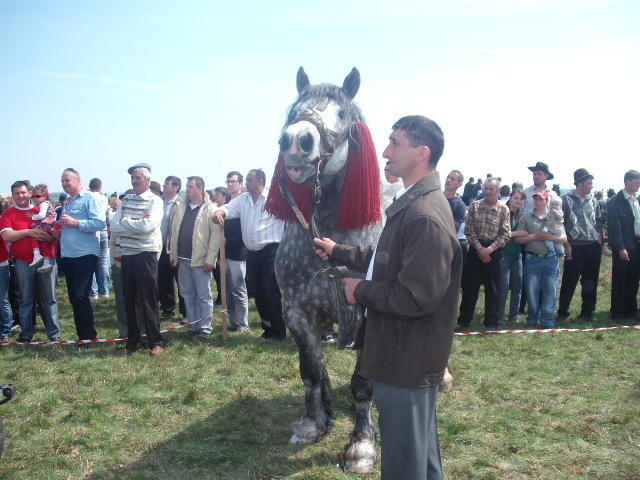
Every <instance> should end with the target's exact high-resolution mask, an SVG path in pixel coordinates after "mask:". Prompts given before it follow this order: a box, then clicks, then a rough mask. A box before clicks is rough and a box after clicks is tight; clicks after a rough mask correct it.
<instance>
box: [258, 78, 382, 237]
mask: <svg viewBox="0 0 640 480" xmlns="http://www.w3.org/2000/svg"><path fill="white" fill-rule="evenodd" d="M315 87H318V86H315ZM321 87H324V86H321ZM326 87H332V85H327V86H326ZM335 88H336V89H337V87H335ZM306 90H307V89H305V90H303V91H302V93H301V94H300V97H302V96H303V95H304V93H305V91H306ZM338 90H340V89H338ZM314 96H315V95H314ZM332 98H333V97H332ZM296 103H297V102H296ZM348 103H351V102H348ZM294 105H295V104H294ZM354 107H355V106H354ZM355 108H356V109H357V107H355ZM292 110H293V107H292ZM358 113H359V110H358ZM357 126H358V129H357V130H358V135H357V138H356V139H355V140H356V141H357V142H358V144H359V147H352V148H349V155H348V158H347V167H346V168H347V171H346V175H345V179H344V184H343V187H342V191H341V200H340V213H339V216H338V228H339V229H340V230H342V231H347V230H362V229H363V228H365V227H367V226H369V225H372V224H374V223H376V222H379V221H380V220H381V219H382V215H381V210H380V179H379V177H380V172H379V170H378V160H377V158H378V157H377V155H376V149H375V145H374V144H373V139H372V138H371V132H370V131H369V128H368V127H367V125H366V124H365V123H364V122H363V121H359V122H358V124H357ZM283 166H284V157H283V155H282V154H280V155H279V156H278V163H277V164H276V169H275V172H274V174H273V177H272V179H271V187H270V190H269V197H268V198H267V203H266V205H265V210H266V211H268V212H269V213H271V215H273V216H274V217H276V218H279V219H281V220H284V221H287V222H292V223H295V222H297V219H296V217H295V215H294V213H293V210H291V207H289V205H288V204H287V203H286V202H285V200H284V198H283V197H282V194H281V193H280V185H279V178H280V176H281V175H282V176H284V178H285V181H286V182H287V186H288V188H289V191H290V192H291V194H292V195H293V197H294V199H295V201H296V203H297V205H298V208H299V209H300V211H301V212H302V214H303V215H304V217H305V218H306V219H307V221H308V220H309V210H310V205H311V188H310V187H309V185H308V184H307V183H306V182H305V183H301V184H297V183H294V182H293V181H292V180H291V179H290V178H289V176H288V175H287V174H286V172H284V169H283V168H282V167H283Z"/></svg>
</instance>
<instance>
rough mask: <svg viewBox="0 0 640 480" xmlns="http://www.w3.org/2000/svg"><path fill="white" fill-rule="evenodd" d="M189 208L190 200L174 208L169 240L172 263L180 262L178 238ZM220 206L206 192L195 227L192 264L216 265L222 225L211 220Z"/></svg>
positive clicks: (195, 265)
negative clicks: (185, 213)
mask: <svg viewBox="0 0 640 480" xmlns="http://www.w3.org/2000/svg"><path fill="white" fill-rule="evenodd" d="M187 208H189V202H188V201H187V200H185V201H183V202H182V203H181V204H180V205H176V207H175V208H174V209H173V214H172V217H173V218H172V220H171V229H170V231H171V236H170V237H169V239H168V240H167V242H168V244H169V245H168V249H169V259H170V260H171V262H172V263H175V264H177V263H178V240H179V238H180V227H181V225H182V219H183V218H184V212H185V210H186V209H187ZM216 210H218V207H217V206H216V205H215V204H214V203H213V202H212V201H211V199H210V198H209V195H208V194H207V193H206V192H205V198H204V203H203V204H202V207H200V211H199V212H198V216H197V217H196V222H195V225H194V227H193V240H192V244H191V245H192V248H193V252H192V253H191V266H192V267H203V266H204V264H205V263H208V264H209V265H215V264H216V261H217V259H218V252H219V250H220V231H221V228H220V225H218V224H216V223H213V221H212V220H211V219H212V218H213V214H214V213H215V211H216Z"/></svg>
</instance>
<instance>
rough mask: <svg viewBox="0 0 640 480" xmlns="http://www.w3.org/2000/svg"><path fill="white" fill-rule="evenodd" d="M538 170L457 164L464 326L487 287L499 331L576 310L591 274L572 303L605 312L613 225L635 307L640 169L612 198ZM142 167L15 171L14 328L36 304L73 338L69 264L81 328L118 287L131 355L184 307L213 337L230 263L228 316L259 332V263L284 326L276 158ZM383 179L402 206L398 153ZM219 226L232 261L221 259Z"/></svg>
mask: <svg viewBox="0 0 640 480" xmlns="http://www.w3.org/2000/svg"><path fill="white" fill-rule="evenodd" d="M529 170H531V172H532V175H533V184H532V185H531V186H529V187H527V188H523V184H522V183H520V182H514V183H513V184H512V185H511V187H510V186H508V185H502V180H501V179H500V178H499V177H495V176H493V175H491V174H488V175H487V177H486V178H485V179H484V180H483V179H481V178H477V180H476V179H474V177H470V178H469V180H468V181H467V182H466V183H464V175H463V173H462V172H461V171H459V170H452V171H451V172H450V173H449V174H448V175H447V176H446V177H445V182H444V192H443V193H444V196H445V197H446V199H447V200H448V202H449V205H450V207H451V212H452V217H453V221H454V226H455V229H456V231H457V232H458V239H459V242H460V246H461V248H462V250H463V253H464V267H463V274H462V280H461V289H462V300H461V304H460V312H459V316H458V322H457V324H456V331H462V330H464V329H465V328H467V327H468V326H469V324H470V322H471V320H472V317H473V315H474V313H475V311H476V303H477V299H478V294H479V290H480V286H484V301H485V308H484V325H485V329H486V330H487V331H492V330H496V329H498V328H500V327H501V326H502V325H513V324H517V323H518V322H519V319H520V316H521V315H524V319H525V323H526V325H527V327H529V328H536V327H537V326H538V324H539V325H540V326H542V327H543V328H552V327H554V326H555V325H556V324H557V323H561V322H564V321H566V320H567V318H568V317H569V316H570V315H571V312H570V311H569V309H570V304H571V301H572V299H573V296H574V293H575V291H576V288H577V284H578V282H580V284H581V300H582V302H581V306H580V311H579V312H573V314H574V315H575V316H577V317H579V318H581V319H583V320H587V321H594V320H595V316H594V312H595V310H596V302H597V290H598V283H599V274H600V262H601V256H602V251H603V245H604V241H605V237H607V238H608V242H609V247H610V249H611V253H612V258H613V261H612V262H613V272H612V279H613V280H612V288H611V309H610V315H611V319H612V320H613V321H615V322H618V323H624V322H627V321H632V322H635V321H637V320H638V315H639V314H638V309H637V293H638V284H639V280H640V244H639V242H640V206H639V203H638V199H637V196H636V195H637V192H638V188H639V187H640V173H638V172H637V171H635V170H630V171H628V172H627V173H626V174H625V176H624V179H623V182H624V188H622V189H621V190H620V191H619V192H618V193H617V194H616V192H615V191H613V190H612V189H609V190H608V191H607V192H606V193H607V199H606V200H605V198H604V195H603V192H602V191H598V192H593V193H592V190H593V182H594V177H593V175H591V174H590V173H589V172H588V171H587V170H586V169H584V168H580V169H578V170H576V172H575V173H574V179H573V183H574V186H575V188H573V189H571V190H570V191H569V192H567V193H564V194H563V195H560V191H559V189H558V188H556V189H555V190H554V188H553V186H552V185H550V184H549V182H550V181H551V180H552V179H553V178H554V176H553V174H552V173H551V171H550V168H549V166H548V165H546V164H545V163H542V162H538V163H536V165H534V166H531V167H529ZM129 174H130V175H131V184H132V189H131V190H128V191H127V192H125V193H124V194H122V195H118V194H117V193H114V194H113V195H111V196H110V197H108V196H106V195H105V194H103V193H102V182H101V181H100V179H98V178H93V179H91V180H90V182H89V184H88V189H86V188H84V187H83V184H82V179H81V176H80V173H79V172H78V171H77V170H75V169H73V168H68V169H65V170H64V171H63V172H62V175H61V183H62V187H63V190H64V192H65V193H63V194H60V196H59V198H58V201H57V202H54V201H53V199H51V197H50V196H49V192H48V187H47V186H46V185H42V184H39V185H35V186H32V185H31V184H30V182H28V181H16V182H14V183H13V185H12V186H11V197H9V198H6V199H3V200H2V201H1V202H0V208H1V209H2V210H4V211H3V212H2V217H1V220H0V233H1V237H0V338H1V340H2V342H3V343H8V342H9V341H10V337H11V336H12V335H14V334H15V332H17V331H18V330H19V341H21V342H29V341H31V340H32V338H33V335H34V330H35V327H34V325H35V316H36V315H35V314H36V311H38V312H39V313H40V314H41V316H42V319H43V322H44V325H45V330H46V334H47V337H48V338H49V339H50V340H51V341H54V342H55V341H59V340H60V329H59V321H58V306H57V300H56V284H57V282H56V278H57V276H58V275H64V276H65V277H66V285H67V290H68V294H69V302H70V304H71V306H72V309H73V317H74V322H75V326H76V333H77V336H78V339H80V340H93V339H96V338H97V335H98V334H97V332H96V329H95V325H94V317H93V306H92V303H94V302H96V301H98V300H99V299H100V298H109V296H110V291H111V290H113V294H114V295H113V296H114V297H115V303H116V313H117V322H118V328H119V334H120V336H121V337H122V338H127V339H128V340H127V343H126V346H125V347H124V348H123V349H121V350H120V353H121V354H123V355H126V354H128V353H130V352H132V351H135V350H136V349H138V348H139V347H140V346H145V347H146V348H149V349H150V351H151V353H152V355H159V354H161V353H162V351H163V348H164V347H163V338H162V335H161V333H160V320H161V319H166V318H177V319H178V320H180V321H181V322H182V323H183V324H185V325H188V331H189V333H191V334H193V335H196V336H198V337H199V338H200V339H202V340H206V339H207V338H208V337H209V335H210V334H211V331H212V323H211V320H212V315H213V310H214V308H215V307H218V306H219V305H220V296H221V292H220V284H221V283H222V282H221V278H220V276H221V275H224V276H225V283H226V293H227V299H228V315H229V317H230V319H231V323H230V326H229V331H231V332H243V331H249V321H248V297H249V295H248V291H247V277H249V278H250V279H253V295H254V296H255V301H256V307H257V309H258V313H259V315H260V319H261V327H262V329H263V333H262V337H263V338H264V339H268V340H274V341H279V340H283V339H284V338H285V337H286V328H285V324H284V320H283V317H282V306H281V295H280V291H279V288H278V285H277V281H276V279H275V273H274V266H273V263H274V259H275V254H276V252H277V249H278V245H279V242H280V239H281V237H282V233H283V231H284V228H285V224H284V223H283V222H281V221H279V220H276V219H274V218H272V217H270V216H269V215H268V214H266V213H265V212H264V211H263V209H262V207H263V205H264V202H265V200H266V197H267V194H268V189H267V188H266V187H265V184H266V177H265V174H264V172H262V170H260V169H254V170H251V171H250V172H249V174H248V175H247V177H246V184H245V177H244V176H243V175H242V174H241V173H240V172H237V171H232V172H229V174H228V175H227V177H226V181H225V184H226V186H224V187H217V188H215V189H212V190H206V189H205V182H204V180H203V179H202V178H201V177H197V176H192V177H188V178H187V179H186V194H185V195H184V197H183V196H181V195H180V192H181V189H182V181H181V179H180V178H178V177H176V176H168V177H166V179H165V181H164V184H163V185H160V184H159V183H158V182H155V181H152V180H151V166H150V165H148V164H145V163H141V164H138V165H134V166H133V167H131V168H130V169H129ZM385 179H386V181H382V180H381V183H382V186H383V189H382V191H383V196H384V198H383V205H385V206H388V205H390V204H391V198H392V197H393V196H394V195H395V192H396V191H397V189H394V188H393V184H395V183H396V182H397V181H398V178H397V177H394V176H393V175H391V174H390V173H389V171H388V166H387V167H386V168H385ZM459 191H461V192H462V193H461V194H459V193H458V192H459ZM385 194H386V195H385ZM221 230H223V231H224V237H225V239H226V242H225V243H226V252H225V253H226V271H225V272H220V265H219V250H220V246H221V243H220V236H221ZM561 271H562V272H563V273H562V279H561V282H560V272H561ZM214 279H215V284H216V287H217V295H216V298H215V300H214V297H213V294H212V286H213V280H214ZM558 293H559V298H558ZM509 299H510V300H509ZM507 300H509V306H508V308H507ZM556 300H558V307H557V310H556ZM36 305H37V307H36ZM12 332H13V333H12Z"/></svg>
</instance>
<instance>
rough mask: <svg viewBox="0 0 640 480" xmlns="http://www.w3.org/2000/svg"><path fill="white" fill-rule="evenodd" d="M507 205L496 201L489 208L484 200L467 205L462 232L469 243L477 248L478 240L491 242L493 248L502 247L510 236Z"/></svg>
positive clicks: (478, 246)
mask: <svg viewBox="0 0 640 480" xmlns="http://www.w3.org/2000/svg"><path fill="white" fill-rule="evenodd" d="M509 222H510V218H509V207H507V206H506V205H504V204H502V203H500V202H497V203H496V204H495V205H494V206H493V207H491V208H489V207H488V206H487V202H486V201H485V200H477V201H475V202H473V203H472V204H471V205H469V208H468V210H467V217H466V219H465V229H464V234H465V235H466V236H467V240H468V241H469V244H470V245H471V246H472V247H473V248H475V249H476V250H478V249H479V248H480V247H481V246H482V244H481V243H480V240H482V241H485V242H492V243H491V245H489V246H491V247H493V249H494V250H497V249H499V248H502V247H504V246H505V245H506V244H507V242H508V241H509V239H510V238H511V225H510V224H509Z"/></svg>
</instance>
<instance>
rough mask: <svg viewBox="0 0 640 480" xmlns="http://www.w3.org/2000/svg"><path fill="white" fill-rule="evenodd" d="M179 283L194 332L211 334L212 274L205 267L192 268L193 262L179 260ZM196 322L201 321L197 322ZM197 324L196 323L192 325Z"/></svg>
mask: <svg viewBox="0 0 640 480" xmlns="http://www.w3.org/2000/svg"><path fill="white" fill-rule="evenodd" d="M178 261H179V262H180V263H179V266H178V283H179V285H180V295H182V298H184V306H185V307H187V321H188V322H189V323H190V325H189V330H190V331H192V332H202V333H211V331H212V330H211V318H212V316H213V295H212V294H211V280H212V279H213V273H212V272H205V271H204V267H192V266H191V260H184V259H182V258H181V259H179V260H178ZM196 320H199V321H198V322H196ZM191 322H195V323H191Z"/></svg>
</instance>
